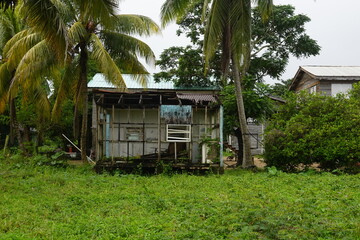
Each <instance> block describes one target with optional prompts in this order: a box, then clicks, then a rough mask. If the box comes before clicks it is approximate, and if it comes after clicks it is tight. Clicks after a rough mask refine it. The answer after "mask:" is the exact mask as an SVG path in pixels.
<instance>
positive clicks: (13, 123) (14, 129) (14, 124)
mask: <svg viewBox="0 0 360 240" xmlns="http://www.w3.org/2000/svg"><path fill="white" fill-rule="evenodd" d="M9 104H10V135H12V137H11V138H12V139H13V141H14V138H15V135H16V138H17V141H18V144H19V147H20V149H21V151H22V152H23V153H24V154H26V149H25V146H24V143H23V139H22V137H21V132H20V127H19V123H18V121H17V118H16V107H15V98H11V99H10V102H9Z"/></svg>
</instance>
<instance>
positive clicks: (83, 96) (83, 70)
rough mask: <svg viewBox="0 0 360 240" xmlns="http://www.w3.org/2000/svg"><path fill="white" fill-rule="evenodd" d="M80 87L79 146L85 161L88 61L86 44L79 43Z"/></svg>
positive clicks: (82, 158)
mask: <svg viewBox="0 0 360 240" xmlns="http://www.w3.org/2000/svg"><path fill="white" fill-rule="evenodd" d="M80 50H81V53H80V89H79V98H80V102H81V109H82V111H81V113H82V114H81V115H82V123H81V136H80V148H81V160H82V161H83V162H86V161H87V156H86V152H87V149H86V142H87V120H88V114H87V113H88V99H87V70H88V69H87V62H88V52H87V49H86V44H85V43H84V44H81V45H80Z"/></svg>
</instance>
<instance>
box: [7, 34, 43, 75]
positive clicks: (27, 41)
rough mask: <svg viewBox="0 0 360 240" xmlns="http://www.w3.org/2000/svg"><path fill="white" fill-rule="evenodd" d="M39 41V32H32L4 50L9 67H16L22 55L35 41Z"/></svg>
mask: <svg viewBox="0 0 360 240" xmlns="http://www.w3.org/2000/svg"><path fill="white" fill-rule="evenodd" d="M40 41H41V38H40V36H39V34H37V33H32V34H29V35H26V36H25V37H23V38H21V39H19V40H18V41H17V42H15V43H14V45H13V46H12V47H11V48H10V49H9V50H8V51H7V52H5V54H6V55H5V56H6V57H7V58H8V62H9V67H10V68H12V69H16V68H17V66H18V64H19V63H20V61H21V59H22V58H23V56H24V55H25V54H26V53H27V52H28V51H29V50H30V49H31V48H32V47H33V46H35V45H36V44H37V43H39V42H40Z"/></svg>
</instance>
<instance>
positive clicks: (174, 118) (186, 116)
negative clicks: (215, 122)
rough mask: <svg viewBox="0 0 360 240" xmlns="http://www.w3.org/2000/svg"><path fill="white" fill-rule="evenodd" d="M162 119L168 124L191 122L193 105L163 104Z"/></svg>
mask: <svg viewBox="0 0 360 240" xmlns="http://www.w3.org/2000/svg"><path fill="white" fill-rule="evenodd" d="M160 111H161V119H162V120H163V121H164V122H165V123H167V124H190V123H191V106H188V105H187V106H178V105H162V106H161V110H160Z"/></svg>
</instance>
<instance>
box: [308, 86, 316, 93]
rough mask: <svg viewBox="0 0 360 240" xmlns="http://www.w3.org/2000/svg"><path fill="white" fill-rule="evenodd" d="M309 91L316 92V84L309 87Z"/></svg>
mask: <svg viewBox="0 0 360 240" xmlns="http://www.w3.org/2000/svg"><path fill="white" fill-rule="evenodd" d="M309 93H311V94H312V93H316V85H315V86H312V87H311V88H309Z"/></svg>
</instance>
